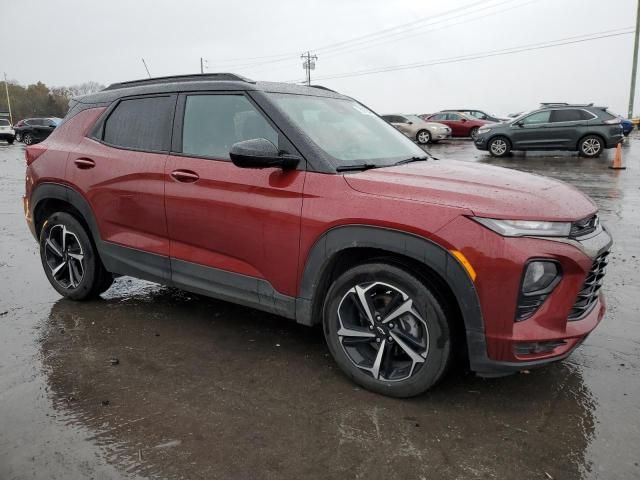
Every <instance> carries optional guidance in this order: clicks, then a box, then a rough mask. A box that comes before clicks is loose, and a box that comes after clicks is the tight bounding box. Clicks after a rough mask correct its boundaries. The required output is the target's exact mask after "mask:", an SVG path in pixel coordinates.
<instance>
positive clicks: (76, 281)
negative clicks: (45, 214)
mask: <svg viewBox="0 0 640 480" xmlns="http://www.w3.org/2000/svg"><path fill="white" fill-rule="evenodd" d="M45 260H46V262H47V265H48V267H49V269H50V270H51V276H52V277H53V279H54V280H55V281H56V283H58V285H60V286H61V287H62V288H65V289H71V288H77V287H78V285H80V283H81V282H82V279H83V278H84V272H85V268H84V253H83V251H82V245H81V244H80V240H78V237H77V236H76V234H75V233H73V232H71V231H70V230H68V229H67V227H66V226H64V225H62V224H59V225H54V226H53V227H51V228H50V229H49V235H48V236H47V240H46V242H45Z"/></svg>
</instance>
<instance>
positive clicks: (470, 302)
mask: <svg viewBox="0 0 640 480" xmlns="http://www.w3.org/2000/svg"><path fill="white" fill-rule="evenodd" d="M348 248H376V249H380V250H385V251H387V252H391V253H396V254H400V255H403V256H405V257H409V258H413V259H415V260H416V261H417V262H420V263H422V264H424V265H426V266H427V267H429V268H430V269H432V270H433V271H434V272H436V273H437V274H438V275H439V276H440V277H441V279H443V280H444V281H445V282H446V283H447V285H448V286H449V288H450V289H451V291H452V292H453V294H454V295H455V297H456V300H457V302H458V306H459V308H460V312H461V314H462V319H463V322H464V326H465V331H466V337H467V347H468V350H469V359H470V361H471V364H472V369H474V370H475V368H474V364H476V363H477V362H476V360H483V359H486V358H487V353H486V340H485V330H484V321H483V318H482V311H481V308H480V300H479V298H478V294H477V291H476V288H475V286H474V284H473V281H472V280H471V278H470V277H469V275H468V274H467V272H466V270H465V269H464V267H463V266H462V265H461V264H460V262H459V261H458V260H457V259H456V258H455V257H454V256H453V255H452V254H451V253H450V252H449V251H447V250H446V249H445V248H443V247H441V246H440V245H438V244H436V243H434V242H433V241H431V240H428V239H426V238H424V237H420V236H418V235H414V234H411V233H407V232H402V231H399V230H394V229H390V228H384V227H376V226H368V225H344V226H339V227H335V228H332V229H330V230H328V231H327V232H325V233H324V234H323V235H322V236H320V237H319V238H318V240H317V241H316V242H315V244H314V245H313V247H312V248H311V250H310V252H309V255H308V257H307V260H306V262H305V266H304V271H303V273H302V278H301V282H300V288H299V295H298V298H297V299H296V321H297V322H298V323H301V324H304V325H313V324H314V323H317V322H318V319H317V318H313V307H314V300H315V298H314V297H315V294H316V290H317V288H318V286H319V284H320V281H321V279H322V277H323V273H324V272H325V269H326V268H327V267H328V266H329V265H330V262H331V258H332V257H333V256H334V255H336V254H337V253H339V252H340V251H342V250H345V249H348Z"/></svg>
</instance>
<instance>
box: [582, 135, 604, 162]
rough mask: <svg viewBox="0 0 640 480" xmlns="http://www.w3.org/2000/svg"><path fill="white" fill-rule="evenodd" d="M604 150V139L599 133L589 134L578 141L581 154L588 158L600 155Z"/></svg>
mask: <svg viewBox="0 0 640 480" xmlns="http://www.w3.org/2000/svg"><path fill="white" fill-rule="evenodd" d="M603 150H604V141H603V140H602V138H601V137H599V136H598V135H587V136H585V137H582V138H581V139H580V141H579V142H578V151H579V152H580V155H581V156H583V157H587V158H593V157H598V156H600V154H601V153H602V151H603Z"/></svg>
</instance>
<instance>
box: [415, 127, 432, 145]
mask: <svg viewBox="0 0 640 480" xmlns="http://www.w3.org/2000/svg"><path fill="white" fill-rule="evenodd" d="M416 140H418V143H419V144H421V145H426V144H427V143H430V142H431V132H429V130H420V131H419V132H418V134H417V135H416Z"/></svg>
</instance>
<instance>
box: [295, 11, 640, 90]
mask: <svg viewBox="0 0 640 480" xmlns="http://www.w3.org/2000/svg"><path fill="white" fill-rule="evenodd" d="M638 1H639V2H640V0H638ZM300 58H302V60H303V62H302V68H304V69H305V70H306V72H307V85H311V70H315V69H316V60H318V56H317V55H311V53H310V52H307V53H303V54H302V55H300Z"/></svg>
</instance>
